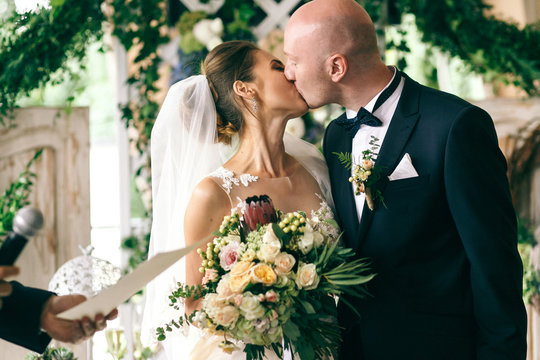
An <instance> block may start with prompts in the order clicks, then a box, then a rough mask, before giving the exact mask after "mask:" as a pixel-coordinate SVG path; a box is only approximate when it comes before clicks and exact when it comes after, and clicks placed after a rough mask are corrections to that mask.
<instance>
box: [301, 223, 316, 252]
mask: <svg viewBox="0 0 540 360" xmlns="http://www.w3.org/2000/svg"><path fill="white" fill-rule="evenodd" d="M298 248H299V249H300V251H301V252H302V254H304V255H305V254H307V253H309V252H310V251H311V249H313V230H312V229H311V226H309V225H306V229H305V230H304V235H302V237H300V239H299V240H298Z"/></svg>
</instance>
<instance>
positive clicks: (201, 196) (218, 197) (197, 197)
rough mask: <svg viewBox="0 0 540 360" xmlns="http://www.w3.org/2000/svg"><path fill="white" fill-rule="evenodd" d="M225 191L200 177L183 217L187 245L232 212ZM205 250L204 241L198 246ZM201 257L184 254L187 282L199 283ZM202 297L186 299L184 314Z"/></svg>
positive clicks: (197, 306) (192, 253)
mask: <svg viewBox="0 0 540 360" xmlns="http://www.w3.org/2000/svg"><path fill="white" fill-rule="evenodd" d="M230 207H231V206H230V201H229V198H228V197H227V195H226V194H225V192H224V191H223V190H222V189H221V187H219V185H218V184H216V183H215V182H214V181H213V180H212V179H210V178H205V179H203V180H202V181H201V182H200V183H199V184H198V185H197V187H196V188H195V190H194V191H193V194H192V195H191V199H190V200H189V203H188V206H187V208H186V215H185V217H184V235H185V239H186V246H189V245H191V244H193V243H196V242H198V241H200V240H202V239H204V238H206V237H208V236H210V235H211V234H212V233H213V232H214V231H216V230H217V229H218V228H219V226H220V225H221V222H222V220H223V217H224V216H225V215H228V214H229V213H230V211H231V209H230ZM209 241H211V240H209ZM201 249H203V250H206V244H205V245H203V246H201ZM200 267H201V257H200V256H199V254H197V252H196V251H192V252H190V253H189V254H188V255H186V284H188V285H195V284H200V283H201V280H202V278H203V274H201V273H200V272H199V268H200ZM200 303H201V300H200V299H199V300H197V301H195V300H193V299H186V309H185V312H186V314H191V313H192V312H193V311H194V310H197V309H199V308H200V307H201V304H200Z"/></svg>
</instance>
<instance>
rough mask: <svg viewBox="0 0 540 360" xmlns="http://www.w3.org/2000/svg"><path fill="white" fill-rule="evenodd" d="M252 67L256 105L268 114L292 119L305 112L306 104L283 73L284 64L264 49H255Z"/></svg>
mask: <svg viewBox="0 0 540 360" xmlns="http://www.w3.org/2000/svg"><path fill="white" fill-rule="evenodd" d="M254 56H255V65H254V67H253V75H254V78H255V80H254V81H253V85H254V89H255V91H256V99H257V102H258V104H257V106H258V107H259V108H260V109H261V111H264V112H265V113H267V114H269V115H270V116H279V117H283V118H285V119H287V120H288V119H293V118H296V117H299V116H301V115H303V114H305V113H306V112H307V110H308V106H307V104H306V102H305V101H304V99H303V98H302V97H301V96H300V93H299V92H298V90H296V87H295V86H294V84H293V83H292V82H290V81H289V80H287V78H286V77H285V74H284V70H285V65H284V64H283V63H282V62H281V61H280V60H279V59H277V58H276V57H274V56H273V55H271V54H270V53H268V52H266V51H262V50H260V51H256V52H255V54H254Z"/></svg>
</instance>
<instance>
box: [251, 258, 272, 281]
mask: <svg viewBox="0 0 540 360" xmlns="http://www.w3.org/2000/svg"><path fill="white" fill-rule="evenodd" d="M253 280H254V281H255V282H260V283H263V284H264V285H272V284H273V283H275V282H276V280H277V275H276V273H275V272H274V270H272V268H271V267H270V266H268V265H266V264H264V263H258V264H257V265H255V266H254V267H253Z"/></svg>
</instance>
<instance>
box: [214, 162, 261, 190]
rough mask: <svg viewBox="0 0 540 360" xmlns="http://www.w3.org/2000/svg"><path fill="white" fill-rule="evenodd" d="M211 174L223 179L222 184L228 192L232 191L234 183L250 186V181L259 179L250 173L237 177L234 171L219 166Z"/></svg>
mask: <svg viewBox="0 0 540 360" xmlns="http://www.w3.org/2000/svg"><path fill="white" fill-rule="evenodd" d="M209 176H210V177H215V178H219V179H221V180H222V181H223V183H222V184H221V185H222V187H223V189H224V190H225V191H226V192H227V194H230V193H231V190H232V187H233V185H236V186H240V184H242V185H243V186H248V185H249V183H250V182H255V181H257V180H258V179H259V177H258V176H253V175H250V174H242V175H240V176H239V177H235V176H234V172H232V171H231V170H228V169H225V168H224V167H220V168H218V169H217V170H216V171H214V172H212V173H211V174H210V175H209Z"/></svg>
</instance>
